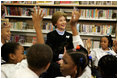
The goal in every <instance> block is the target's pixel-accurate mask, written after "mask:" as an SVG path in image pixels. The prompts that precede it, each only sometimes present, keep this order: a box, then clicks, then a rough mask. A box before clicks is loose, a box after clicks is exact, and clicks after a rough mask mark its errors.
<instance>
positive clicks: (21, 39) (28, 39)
mask: <svg viewBox="0 0 118 79" xmlns="http://www.w3.org/2000/svg"><path fill="white" fill-rule="evenodd" d="M46 40H47V37H46V36H44V41H46ZM10 42H18V43H20V44H23V45H24V44H26V43H28V44H30V45H28V46H31V45H32V44H36V42H37V38H36V36H27V35H16V34H12V35H11V39H10Z"/></svg>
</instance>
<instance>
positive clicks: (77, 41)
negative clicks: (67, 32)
mask: <svg viewBox="0 0 118 79" xmlns="http://www.w3.org/2000/svg"><path fill="white" fill-rule="evenodd" d="M73 45H74V48H76V46H77V45H82V46H83V47H84V44H83V41H82V39H81V37H80V35H76V36H73Z"/></svg>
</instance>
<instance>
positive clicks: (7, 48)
mask: <svg viewBox="0 0 118 79" xmlns="http://www.w3.org/2000/svg"><path fill="white" fill-rule="evenodd" d="M19 45H20V44H19V43H16V42H9V43H5V44H4V45H3V46H2V47H1V56H2V59H3V60H4V61H6V62H8V61H9V54H10V53H13V54H15V51H16V50H17V48H18V46H19Z"/></svg>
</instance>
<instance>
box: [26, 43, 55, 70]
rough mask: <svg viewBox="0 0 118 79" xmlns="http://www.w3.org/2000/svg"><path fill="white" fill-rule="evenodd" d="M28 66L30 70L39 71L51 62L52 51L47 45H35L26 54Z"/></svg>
mask: <svg viewBox="0 0 118 79" xmlns="http://www.w3.org/2000/svg"><path fill="white" fill-rule="evenodd" d="M26 56H27V62H28V65H29V66H30V67H32V68H36V69H41V68H43V67H45V66H47V64H48V63H49V62H51V60H52V56H53V53H52V50H51V48H50V47H49V46H48V45H45V44H35V45H33V46H31V47H30V48H29V50H28V52H27V54H26Z"/></svg>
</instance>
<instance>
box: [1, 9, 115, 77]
mask: <svg viewBox="0 0 118 79" xmlns="http://www.w3.org/2000/svg"><path fill="white" fill-rule="evenodd" d="M39 10H40V7H38V8H37V10H36V9H35V8H34V12H33V13H32V20H33V24H34V28H35V31H36V35H37V44H35V45H32V46H31V47H30V48H29V49H28V51H27V54H26V56H25V55H24V48H23V46H21V45H20V44H18V43H13V42H7V40H9V39H10V35H11V33H10V26H9V24H3V25H2V28H1V42H2V47H1V56H2V59H1V60H4V61H5V62H3V63H2V66H1V77H2V78H38V77H41V78H56V77H57V78H58V77H60V78H61V77H62V76H64V77H71V78H91V77H95V76H96V77H105V78H109V77H111V78H116V77H117V58H116V55H117V41H116V40H115V41H114V42H113V41H112V39H111V37H102V38H101V40H100V46H101V48H96V49H93V50H90V48H91V41H90V40H89V39H88V40H87V44H86V45H87V49H85V48H84V44H83V42H82V39H81V38H80V36H79V33H78V32H77V29H76V24H77V22H78V20H79V18H80V15H81V14H80V13H81V12H80V10H79V11H77V10H74V11H73V12H72V18H71V20H70V27H71V29H72V34H71V33H68V32H67V31H65V28H66V25H67V15H66V14H65V13H62V12H59V11H58V12H56V13H54V14H53V16H52V20H51V21H52V24H53V25H54V26H55V27H56V30H54V31H52V32H50V33H48V34H47V40H46V44H45V42H44V38H43V34H42V31H41V26H40V24H41V22H42V19H43V17H44V15H45V13H43V10H41V11H40V13H39ZM90 62H91V64H90ZM109 70H110V71H109ZM111 71H112V72H111ZM99 72H100V73H99Z"/></svg>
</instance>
